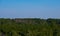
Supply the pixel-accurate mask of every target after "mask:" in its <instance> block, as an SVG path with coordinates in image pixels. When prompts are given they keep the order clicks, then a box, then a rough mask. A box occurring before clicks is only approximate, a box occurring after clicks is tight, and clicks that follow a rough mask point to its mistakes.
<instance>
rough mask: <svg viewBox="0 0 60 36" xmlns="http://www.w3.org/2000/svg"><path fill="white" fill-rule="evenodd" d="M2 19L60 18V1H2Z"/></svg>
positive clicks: (0, 8) (0, 1)
mask: <svg viewBox="0 0 60 36" xmlns="http://www.w3.org/2000/svg"><path fill="white" fill-rule="evenodd" d="M0 18H60V0H0Z"/></svg>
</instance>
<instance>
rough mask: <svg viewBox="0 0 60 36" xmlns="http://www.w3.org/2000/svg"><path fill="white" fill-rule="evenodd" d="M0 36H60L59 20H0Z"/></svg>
mask: <svg viewBox="0 0 60 36" xmlns="http://www.w3.org/2000/svg"><path fill="white" fill-rule="evenodd" d="M0 36H60V19H52V18H49V19H40V18H15V19H10V18H0Z"/></svg>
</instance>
